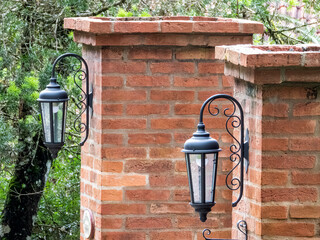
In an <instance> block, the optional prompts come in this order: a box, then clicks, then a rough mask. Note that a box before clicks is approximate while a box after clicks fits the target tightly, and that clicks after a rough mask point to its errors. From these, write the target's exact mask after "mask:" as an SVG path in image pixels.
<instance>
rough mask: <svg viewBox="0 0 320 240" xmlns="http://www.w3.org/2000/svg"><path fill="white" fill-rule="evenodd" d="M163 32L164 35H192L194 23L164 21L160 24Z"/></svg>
mask: <svg viewBox="0 0 320 240" xmlns="http://www.w3.org/2000/svg"><path fill="white" fill-rule="evenodd" d="M160 26H161V32H163V33H191V32H192V26H193V23H192V22H190V21H189V22H187V21H186V22H182V21H181V22H180V21H179V22H172V21H170V22H169V21H168V22H166V21H163V22H161V23H160Z"/></svg>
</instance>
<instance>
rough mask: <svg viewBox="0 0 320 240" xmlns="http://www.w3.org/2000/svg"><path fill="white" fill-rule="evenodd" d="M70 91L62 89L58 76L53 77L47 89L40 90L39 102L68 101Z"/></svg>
mask: <svg viewBox="0 0 320 240" xmlns="http://www.w3.org/2000/svg"><path fill="white" fill-rule="evenodd" d="M68 100H69V98H68V93H67V92H66V91H64V90H63V89H61V87H60V85H59V84H58V83H57V79H56V78H51V79H50V83H49V84H48V85H47V87H46V89H45V90H43V91H41V92H40V95H39V98H38V101H39V102H64V101H68Z"/></svg>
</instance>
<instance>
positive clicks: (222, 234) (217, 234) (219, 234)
mask: <svg viewBox="0 0 320 240" xmlns="http://www.w3.org/2000/svg"><path fill="white" fill-rule="evenodd" d="M206 237H207V238H208V239H212V238H213V239H232V238H231V231H219V230H217V231H216V229H215V230H214V231H212V232H211V234H209V235H207V234H206ZM197 239H203V233H202V232H200V233H197Z"/></svg>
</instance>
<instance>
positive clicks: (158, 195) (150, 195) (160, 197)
mask: <svg viewBox="0 0 320 240" xmlns="http://www.w3.org/2000/svg"><path fill="white" fill-rule="evenodd" d="M169 198H170V191H169V190H162V189H161V190H149V189H141V190H140V189H139V190H138V189H137V190H126V199H127V200H129V201H168V200H169Z"/></svg>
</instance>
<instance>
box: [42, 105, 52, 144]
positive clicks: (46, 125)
mask: <svg viewBox="0 0 320 240" xmlns="http://www.w3.org/2000/svg"><path fill="white" fill-rule="evenodd" d="M41 117H42V124H43V131H44V138H45V142H51V129H50V103H48V102H43V103H41Z"/></svg>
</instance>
